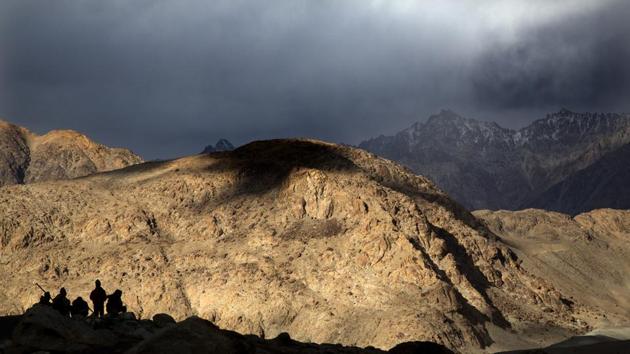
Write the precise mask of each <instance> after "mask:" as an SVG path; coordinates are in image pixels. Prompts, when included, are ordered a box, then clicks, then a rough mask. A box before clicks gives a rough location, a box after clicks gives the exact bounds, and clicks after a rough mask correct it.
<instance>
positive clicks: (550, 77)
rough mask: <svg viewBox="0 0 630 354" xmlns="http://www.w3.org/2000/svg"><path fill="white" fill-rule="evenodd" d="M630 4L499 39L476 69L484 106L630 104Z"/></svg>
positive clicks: (477, 89) (623, 106)
mask: <svg viewBox="0 0 630 354" xmlns="http://www.w3.org/2000/svg"><path fill="white" fill-rule="evenodd" d="M628 18H630V4H629V3H628V2H627V1H623V2H622V1H620V2H616V3H612V4H611V5H610V6H606V7H602V8H601V9H598V10H597V11H594V12H590V13H586V14H580V15H577V16H567V17H564V18H562V17H561V18H558V19H557V20H556V21H552V22H550V23H546V24H544V25H542V26H538V27H536V28H531V29H529V30H527V31H523V32H522V33H521V34H520V35H519V37H518V38H517V40H516V41H514V42H511V43H509V44H507V45H505V44H504V45H501V44H494V45H491V46H489V47H488V49H487V50H486V51H485V52H484V53H483V54H482V56H481V57H480V58H479V60H478V61H477V63H476V67H474V69H473V70H472V72H471V77H472V83H473V88H474V90H473V94H474V98H475V99H477V100H478V101H477V103H478V104H480V105H482V106H489V107H495V108H512V109H513V108H532V109H533V108H536V107H544V108H549V107H558V105H564V106H567V107H572V108H574V109H583V110H593V109H595V110H598V109H600V110H601V109H604V110H606V109H607V110H616V109H626V110H627V109H628V108H629V104H628V97H630V96H629V95H630V22H629V21H628Z"/></svg>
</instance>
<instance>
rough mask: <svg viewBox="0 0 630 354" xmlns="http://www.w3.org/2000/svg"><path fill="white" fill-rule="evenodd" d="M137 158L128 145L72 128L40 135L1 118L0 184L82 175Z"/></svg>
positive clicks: (110, 168)
mask: <svg viewBox="0 0 630 354" xmlns="http://www.w3.org/2000/svg"><path fill="white" fill-rule="evenodd" d="M140 162H142V159H141V158H140V157H139V156H137V155H135V154H134V153H132V152H131V151H129V150H127V149H121V148H110V147H107V146H104V145H101V144H98V143H95V142H94V141H92V140H90V139H89V138H88V137H86V136H85V135H82V134H80V133H77V132H75V131H72V130H53V131H50V132H48V133H47V134H45V135H41V136H40V135H37V134H34V133H32V132H30V131H29V130H27V129H26V128H23V127H20V126H17V125H14V124H10V123H7V122H5V121H2V120H0V187H1V186H4V185H12V184H24V183H31V182H37V181H47V180H55V179H68V178H76V177H83V176H87V175H89V174H93V173H96V172H101V171H109V170H115V169H119V168H123V167H126V166H129V165H133V164H137V163H140Z"/></svg>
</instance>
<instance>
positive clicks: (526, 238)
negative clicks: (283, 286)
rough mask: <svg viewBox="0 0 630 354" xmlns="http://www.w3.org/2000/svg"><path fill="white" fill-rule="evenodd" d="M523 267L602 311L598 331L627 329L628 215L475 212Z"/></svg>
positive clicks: (629, 313)
mask: <svg viewBox="0 0 630 354" xmlns="http://www.w3.org/2000/svg"><path fill="white" fill-rule="evenodd" d="M475 215H476V216H477V217H479V218H481V219H483V220H484V222H485V223H486V224H487V225H488V226H489V228H490V229H491V230H492V231H493V232H495V233H496V234H497V235H500V236H501V238H502V239H503V240H504V241H505V242H506V243H508V244H509V245H510V246H511V247H512V249H513V250H515V252H516V253H517V254H518V255H519V257H520V258H521V259H523V266H524V267H525V268H527V269H528V270H532V272H534V273H535V274H536V275H538V276H539V277H542V278H545V279H547V280H548V281H550V282H551V283H552V284H554V285H555V286H557V287H558V289H559V290H560V291H562V293H563V294H565V295H568V296H570V298H571V299H572V300H573V301H577V302H579V303H582V304H586V305H588V306H590V307H597V308H600V309H601V310H602V311H601V312H602V313H604V314H606V316H605V317H599V318H597V319H596V321H594V322H593V325H594V326H596V327H611V326H612V327H620V326H629V325H630V320H629V319H630V246H628V240H630V211H627V210H613V209H599V210H594V211H591V212H588V213H584V214H580V215H577V216H576V217H573V218H572V217H570V216H568V215H565V214H560V213H556V212H548V211H544V210H537V209H528V210H523V211H516V212H511V211H496V212H492V211H486V210H484V211H476V212H475Z"/></svg>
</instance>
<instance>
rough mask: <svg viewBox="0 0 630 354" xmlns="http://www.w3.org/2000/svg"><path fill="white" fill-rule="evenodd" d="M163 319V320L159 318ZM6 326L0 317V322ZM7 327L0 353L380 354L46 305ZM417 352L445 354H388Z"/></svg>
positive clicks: (433, 348) (431, 349) (191, 322)
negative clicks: (72, 312)
mask: <svg viewBox="0 0 630 354" xmlns="http://www.w3.org/2000/svg"><path fill="white" fill-rule="evenodd" d="M163 316H168V315H166V314H163ZM3 322H5V321H4V319H3V318H1V317H0V323H3ZM10 322H11V324H12V325H11V326H8V327H6V328H3V329H4V330H6V332H3V334H7V336H6V337H5V338H1V339H4V341H2V342H0V352H3V353H4V352H6V353H31V352H42V351H46V352H54V353H128V354H140V353H147V354H160V353H164V354H171V353H191V354H192V353H222V354H254V353H270V354H293V353H295V354H298V353H313V354H316V353H329V354H335V353H339V354H343V353H347V354H352V353H356V354H380V353H385V352H384V351H382V350H378V349H375V348H367V349H364V348H357V347H344V346H341V345H331V344H312V343H300V342H298V341H295V340H292V339H291V338H290V336H289V335H288V334H286V333H283V334H282V335H280V336H278V337H276V338H274V339H270V340H265V339H263V338H260V337H257V336H243V335H241V334H239V333H236V332H231V331H226V330H222V329H220V328H218V327H217V326H215V325H214V324H212V323H211V322H210V321H207V320H204V319H201V318H199V317H190V318H187V319H186V320H183V321H181V322H179V323H175V322H173V323H171V324H169V325H167V326H160V325H159V324H158V323H156V321H155V319H154V320H153V321H151V320H136V319H135V316H133V314H131V313H127V314H124V316H123V317H122V318H105V319H91V318H88V319H87V320H83V319H70V318H67V317H64V316H62V315H60V314H59V313H58V312H57V311H55V310H53V309H52V308H51V307H48V306H41V305H35V306H34V307H32V308H30V309H29V310H28V311H26V313H25V314H24V315H23V316H21V317H20V318H18V321H15V319H11V321H10ZM405 348H422V349H423V350H422V351H421V353H426V354H449V353H452V352H451V351H450V350H448V349H446V348H445V347H443V346H441V345H438V344H435V343H428V342H426V343H403V344H401V345H399V346H398V347H397V348H394V349H393V350H392V351H391V352H392V353H399V354H400V353H420V351H409V350H407V351H401V350H400V349H405Z"/></svg>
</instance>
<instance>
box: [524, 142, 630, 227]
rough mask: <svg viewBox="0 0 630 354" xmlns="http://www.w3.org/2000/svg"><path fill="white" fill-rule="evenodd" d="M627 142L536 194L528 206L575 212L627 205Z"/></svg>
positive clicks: (629, 172) (629, 177)
mask: <svg viewBox="0 0 630 354" xmlns="http://www.w3.org/2000/svg"><path fill="white" fill-rule="evenodd" d="M628 181H630V144H626V145H624V146H622V147H621V148H619V149H617V150H615V151H613V152H611V153H609V154H607V155H605V156H604V157H602V158H601V159H599V160H598V161H597V162H595V163H594V164H592V165H590V166H588V167H587V168H585V169H583V170H580V171H578V172H576V173H574V174H573V175H571V176H569V177H568V178H567V179H565V180H563V181H562V182H560V183H558V184H556V185H554V186H552V187H551V188H549V189H548V190H547V191H545V192H544V193H543V194H541V195H539V196H538V197H536V199H535V200H533V201H532V202H531V203H529V205H528V206H530V207H534V208H541V209H545V210H560V211H564V212H566V213H569V214H572V215H574V214H578V213H581V212H584V211H588V210H593V209H597V208H603V207H608V208H616V209H628V208H630V185H628Z"/></svg>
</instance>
